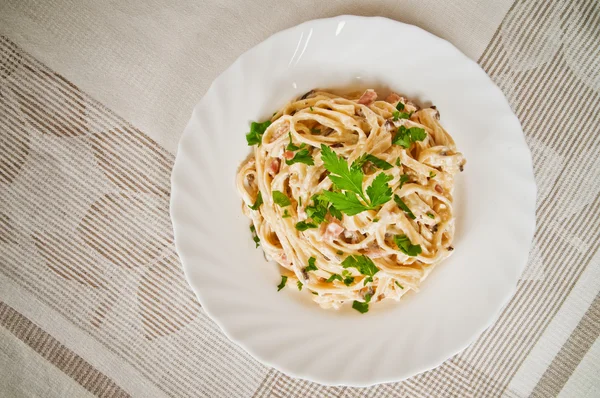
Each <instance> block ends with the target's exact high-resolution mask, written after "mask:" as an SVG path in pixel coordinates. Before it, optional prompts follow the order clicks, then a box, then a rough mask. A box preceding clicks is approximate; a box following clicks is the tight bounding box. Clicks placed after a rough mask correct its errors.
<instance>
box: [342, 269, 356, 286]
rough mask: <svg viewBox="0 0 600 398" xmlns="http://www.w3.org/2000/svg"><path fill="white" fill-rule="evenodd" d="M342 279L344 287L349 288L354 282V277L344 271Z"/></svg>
mask: <svg viewBox="0 0 600 398" xmlns="http://www.w3.org/2000/svg"><path fill="white" fill-rule="evenodd" d="M342 277H343V278H344V281H343V282H344V285H346V286H350V285H351V284H352V283H353V282H354V277H353V276H352V273H351V272H350V271H348V270H346V269H345V270H343V271H342Z"/></svg>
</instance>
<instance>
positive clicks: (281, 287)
mask: <svg viewBox="0 0 600 398" xmlns="http://www.w3.org/2000/svg"><path fill="white" fill-rule="evenodd" d="M287 278H288V277H287V276H285V275H282V276H281V283H280V284H279V285H277V291H280V290H281V289H283V288H284V287H285V284H286V283H287Z"/></svg>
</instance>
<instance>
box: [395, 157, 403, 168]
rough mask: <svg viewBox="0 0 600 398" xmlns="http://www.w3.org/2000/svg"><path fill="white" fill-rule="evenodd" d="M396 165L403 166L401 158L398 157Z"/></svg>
mask: <svg viewBox="0 0 600 398" xmlns="http://www.w3.org/2000/svg"><path fill="white" fill-rule="evenodd" d="M396 166H398V167H401V166H402V163H401V162H400V158H398V159H396Z"/></svg>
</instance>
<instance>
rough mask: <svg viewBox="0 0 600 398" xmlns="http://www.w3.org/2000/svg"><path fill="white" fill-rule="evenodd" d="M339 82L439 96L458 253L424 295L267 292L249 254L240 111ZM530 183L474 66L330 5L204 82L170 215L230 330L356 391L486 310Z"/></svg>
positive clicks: (198, 278)
mask: <svg viewBox="0 0 600 398" xmlns="http://www.w3.org/2000/svg"><path fill="white" fill-rule="evenodd" d="M349 86H351V87H374V88H390V89H393V90H394V91H397V92H399V93H402V94H404V95H406V96H408V97H409V98H411V99H417V101H420V102H421V103H422V104H427V103H433V104H435V105H436V106H437V107H438V109H439V110H440V112H441V121H442V124H443V125H444V126H445V127H446V129H447V130H448V131H449V132H450V133H451V134H452V136H453V137H454V139H455V140H456V143H457V146H458V148H459V150H460V151H462V152H463V153H464V155H465V156H466V158H467V166H466V169H465V172H464V173H461V174H460V175H458V176H457V186H456V190H455V203H456V204H455V206H456V213H457V221H456V225H457V228H456V231H457V233H456V237H455V242H454V246H455V248H456V250H455V253H454V255H453V256H452V257H451V258H450V259H449V260H447V261H446V262H444V263H442V264H441V265H440V266H438V267H437V268H436V269H435V270H434V271H433V272H432V274H431V275H430V276H429V278H428V279H427V280H426V281H425V282H424V283H423V285H422V287H421V292H420V293H418V294H408V295H407V296H405V297H404V298H403V299H402V301H401V302H400V303H395V302H392V303H389V304H387V303H386V304H384V305H381V306H378V305H374V306H371V309H370V311H369V312H368V313H367V314H364V315H361V314H359V313H358V312H356V311H353V310H352V309H348V310H341V311H338V312H336V311H333V310H322V309H320V308H319V307H318V306H317V305H316V304H314V303H312V302H311V301H310V300H309V298H308V296H307V295H308V293H307V292H303V293H299V292H297V290H296V291H295V289H293V288H290V287H288V288H286V289H284V290H282V291H281V292H277V288H276V286H277V284H278V283H279V281H280V275H279V273H278V272H277V267H276V266H275V265H274V264H270V263H267V262H266V261H265V260H264V258H263V253H262V250H261V249H255V247H254V242H253V241H252V239H251V236H250V232H249V230H248V226H249V220H248V219H246V217H244V216H243V214H242V212H241V199H240V198H239V197H238V195H237V193H236V190H235V175H236V170H237V168H238V166H239V164H240V162H241V161H242V160H243V159H244V158H245V157H246V156H247V155H248V154H249V152H250V150H249V148H248V147H247V145H246V140H245V137H244V135H245V133H246V132H247V131H248V130H249V123H250V121H252V120H257V121H262V120H265V119H267V118H269V117H270V116H271V114H272V113H273V111H275V110H276V109H278V108H280V107H281V106H282V105H284V104H285V103H286V102H287V101H289V100H291V99H292V98H294V97H297V96H299V95H302V94H304V93H305V92H307V91H309V90H310V89H312V88H315V87H319V88H341V87H349ZM535 193H536V187H535V183H534V179H533V171H532V164H531V156H530V152H529V149H528V147H527V145H526V143H525V140H524V137H523V133H522V131H521V127H520V125H519V121H518V120H517V118H516V117H515V116H514V114H513V113H512V111H511V109H510V107H509V105H508V103H507V101H506V99H505V98H504V96H503V95H502V93H501V91H500V90H499V89H498V88H497V87H496V86H495V85H494V84H493V83H492V81H491V80H490V79H489V78H488V76H487V75H486V74H485V72H483V71H482V70H481V69H480V68H479V66H477V64H476V63H475V62H473V61H471V60H469V59H468V58H467V57H466V56H465V55H463V54H462V53H461V52H460V51H458V50H457V49H456V48H455V47H453V46H452V45H451V44H449V43H448V42H446V41H444V40H441V39H439V38H437V37H435V36H433V35H432V34H430V33H427V32H425V31H423V30H421V29H419V28H417V27H415V26H411V25H406V24H402V23H399V22H395V21H392V20H389V19H385V18H363V17H355V16H340V17H337V18H331V19H321V20H315V21H310V22H307V23H304V24H302V25H299V26H296V27H294V28H291V29H288V30H286V31H283V32H280V33H277V34H276V35H274V36H272V37H270V38H269V39H267V40H265V41H264V42H263V43H261V44H259V45H258V46H256V47H254V48H253V49H251V50H250V51H248V52H246V53H245V54H243V55H242V56H241V57H240V58H238V60H237V61H236V62H235V63H234V64H233V65H231V66H230V67H229V68H228V69H227V70H226V71H225V72H223V74H221V76H219V77H218V78H217V79H216V80H215V81H214V82H213V84H212V86H211V87H210V89H209V90H208V92H207V93H206V95H205V96H204V98H202V100H201V101H200V103H199V104H198V105H197V106H196V107H195V109H194V112H193V114H192V118H191V120H190V122H189V123H188V125H187V127H186V129H185V132H184V134H183V137H182V139H181V142H180V144H179V152H178V154H177V159H176V161H175V167H174V169H173V176H172V196H171V216H172V219H173V225H174V229H175V241H176V245H177V250H178V252H179V255H180V257H181V260H182V263H183V267H184V270H185V274H186V276H187V278H188V281H189V283H190V285H191V286H192V288H193V289H194V291H195V292H196V294H197V296H198V299H199V300H200V303H201V304H202V306H203V307H204V310H205V311H206V312H207V313H208V314H209V315H210V316H211V317H212V318H213V319H214V320H215V322H217V324H218V325H219V326H220V327H221V329H222V330H223V332H224V333H225V334H226V335H227V336H228V337H229V338H230V339H231V340H233V341H234V342H236V343H237V344H239V345H240V346H241V347H243V348H244V349H245V350H247V351H248V352H249V353H250V354H252V355H253V356H254V357H256V358H257V359H259V360H260V361H262V362H264V363H266V364H268V365H271V366H273V367H275V368H277V369H279V370H281V371H283V372H285V373H287V374H289V375H292V376H296V377H301V378H306V379H309V380H313V381H317V382H320V383H324V384H345V385H352V386H365V385H370V384H374V383H380V382H390V381H397V380H401V379H404V378H407V377H410V376H412V375H414V374H417V373H419V372H423V371H425V370H428V369H431V368H433V367H435V366H437V365H439V364H441V363H442V362H443V361H444V360H445V359H447V358H449V357H450V356H452V355H454V354H456V353H457V352H459V351H460V350H462V349H464V348H465V347H466V346H467V345H468V344H469V343H470V342H472V341H473V340H474V339H475V338H476V337H477V336H478V335H479V334H480V333H481V332H482V331H483V330H485V329H486V328H487V327H488V326H489V325H490V324H491V323H492V322H493V321H494V319H495V318H496V317H497V315H498V314H499V312H500V310H501V309H502V307H503V306H504V305H505V304H506V303H507V301H508V299H509V298H510V297H511V295H512V293H513V291H514V290H515V287H516V283H517V279H518V278H519V275H520V274H521V271H522V269H523V267H524V265H525V263H526V260H527V256H528V252H529V245H530V242H531V239H532V236H533V231H534V224H535Z"/></svg>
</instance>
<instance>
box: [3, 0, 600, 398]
mask: <svg viewBox="0 0 600 398" xmlns="http://www.w3.org/2000/svg"><path fill="white" fill-rule="evenodd" d="M340 14H356V15H365V16H370V15H381V16H386V17H389V18H393V19H396V20H399V21H402V22H406V23H411V24H415V25H418V26H420V27H422V28H424V29H426V30H428V31H430V32H432V33H434V34H436V35H438V36H440V37H442V38H444V39H446V40H448V41H450V42H451V43H453V44H454V45H455V46H456V47H458V48H459V49H460V50H462V51H463V52H464V53H465V54H467V56H469V57H470V58H472V59H473V60H476V61H478V62H479V64H480V65H481V66H482V68H483V69H484V70H486V72H487V73H488V74H489V75H490V76H491V77H492V79H493V80H494V81H495V82H496V83H497V84H498V85H499V87H500V88H501V89H502V90H503V91H504V93H505V94H506V96H507V98H508V99H509V101H510V104H511V106H512V107H513V109H514V111H515V113H516V114H517V116H518V117H519V119H520V120H521V123H522V124H523V129H524V131H525V135H526V140H527V142H528V144H529V145H530V148H531V151H532V156H533V162H534V169H535V170H534V171H535V177H536V181H537V184H538V199H537V231H536V234H535V239H534V243H533V248H532V251H531V254H530V259H529V264H528V266H527V268H526V270H525V272H524V274H523V275H522V278H521V279H520V281H519V285H518V289H517V293H516V295H515V296H514V298H513V299H512V301H511V302H510V304H509V305H508V306H507V307H506V308H505V310H504V311H503V313H502V315H501V316H500V318H499V319H498V321H497V322H496V323H495V324H494V325H493V326H492V327H491V328H490V329H488V330H487V331H486V332H485V333H484V334H483V335H482V336H480V337H479V339H478V340H477V341H476V342H475V343H473V344H472V345H471V346H470V347H469V348H467V349H466V350H465V351H463V352H462V353H460V354H458V355H456V356H455V357H453V358H451V359H449V360H448V361H446V362H445V363H444V364H443V365H442V366H440V367H439V368H437V369H435V370H432V371H429V372H426V373H423V374H421V375H417V376H415V377H413V378H410V379H408V380H406V381H403V382H400V383H392V384H383V385H378V386H373V387H369V388H348V387H343V386H342V387H325V386H321V385H318V384H315V383H311V382H307V381H303V380H298V379H294V378H291V377H288V376H286V375H284V374H282V373H280V372H278V371H276V370H274V369H271V368H269V367H267V366H265V365H262V364H261V363H259V362H258V361H256V360H254V359H253V358H252V357H251V356H250V355H248V354H247V353H245V352H244V351H243V350H242V349H240V348H239V347H237V346H236V345H234V344H233V343H231V342H229V341H228V340H227V339H226V338H225V336H224V335H223V334H222V333H221V332H220V330H219V329H218V327H217V326H216V325H215V324H214V323H213V322H212V321H211V320H210V319H209V318H208V317H207V316H206V314H205V313H204V312H203V310H202V308H201V307H200V305H199V304H198V303H197V301H196V299H195V297H194V296H193V294H192V293H191V291H190V289H189V288H188V287H187V285H186V283H185V280H184V278H183V275H182V272H181V269H180V263H179V259H178V257H177V254H176V252H175V250H174V245H173V236H172V228H171V223H170V219H169V214H168V201H169V192H170V182H169V177H170V171H171V168H172V165H173V161H174V157H175V152H176V145H177V142H178V139H179V137H180V134H181V132H182V130H183V127H184V125H185V123H186V122H187V120H188V118H189V116H190V114H191V110H192V108H193V106H194V105H195V104H196V103H197V102H198V101H199V99H200V98H201V97H202V95H203V93H204V92H205V91H206V89H207V88H208V86H209V85H210V83H211V81H212V80H213V79H214V78H215V77H216V76H217V75H218V74H219V73H221V72H222V71H223V70H224V69H225V68H226V67H227V66H228V65H229V64H231V63H232V62H233V61H234V60H235V59H236V58H237V57H238V56H239V55H240V54H241V53H243V52H244V51H246V50H248V49H249V48H251V47H252V46H254V45H256V44H258V43H259V42H261V41H262V40H264V39H265V38H267V37H268V36H269V35H271V34H273V33H275V32H277V31H279V30H282V29H285V28H288V27H291V26H294V25H296V24H298V23H301V22H304V21H307V20H310V19H314V18H322V17H330V16H335V15H340ZM599 97H600V3H599V2H598V1H595V0H580V1H560V0H552V1H533V0H516V1H513V0H499V1H491V0H490V1H476V0H457V1H452V2H450V1H434V0H422V1H417V0H407V1H394V0H388V1H342V0H330V1H314V0H304V1H293V2H284V1H274V0H267V1H263V2H237V1H228V0H217V1H211V2H200V1H191V0H182V1H166V0H151V1H141V0H134V1H91V0H81V1H69V0H49V1H29V0H27V1H19V0H3V1H0V326H1V327H0V396H2V397H5V396H6V397H72V396H87V395H98V396H106V397H112V396H119V397H120V396H137V397H163V396H165V397H167V396H169V397H187V396H190V397H271V396H273V397H284V396H285V397H288V396H290V397H455V396H456V397H483V396H486V397H487V396H494V397H495V396H509V397H528V396H534V397H549V396H563V397H594V396H600V378H599V377H598V375H599V374H600V343H598V334H599V332H600V298H599V297H600V296H599V292H600V252H599V251H598V248H599V245H600V195H599V193H600V127H599V126H600V120H599V119H600V98H599ZM490 122H491V123H493V121H490ZM498 211H510V209H502V208H501V206H500V207H499V208H498ZM498 248H499V250H502V242H498ZM457 322H460V320H457ZM398 360H399V361H400V360H402V359H401V358H399V359H398Z"/></svg>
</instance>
